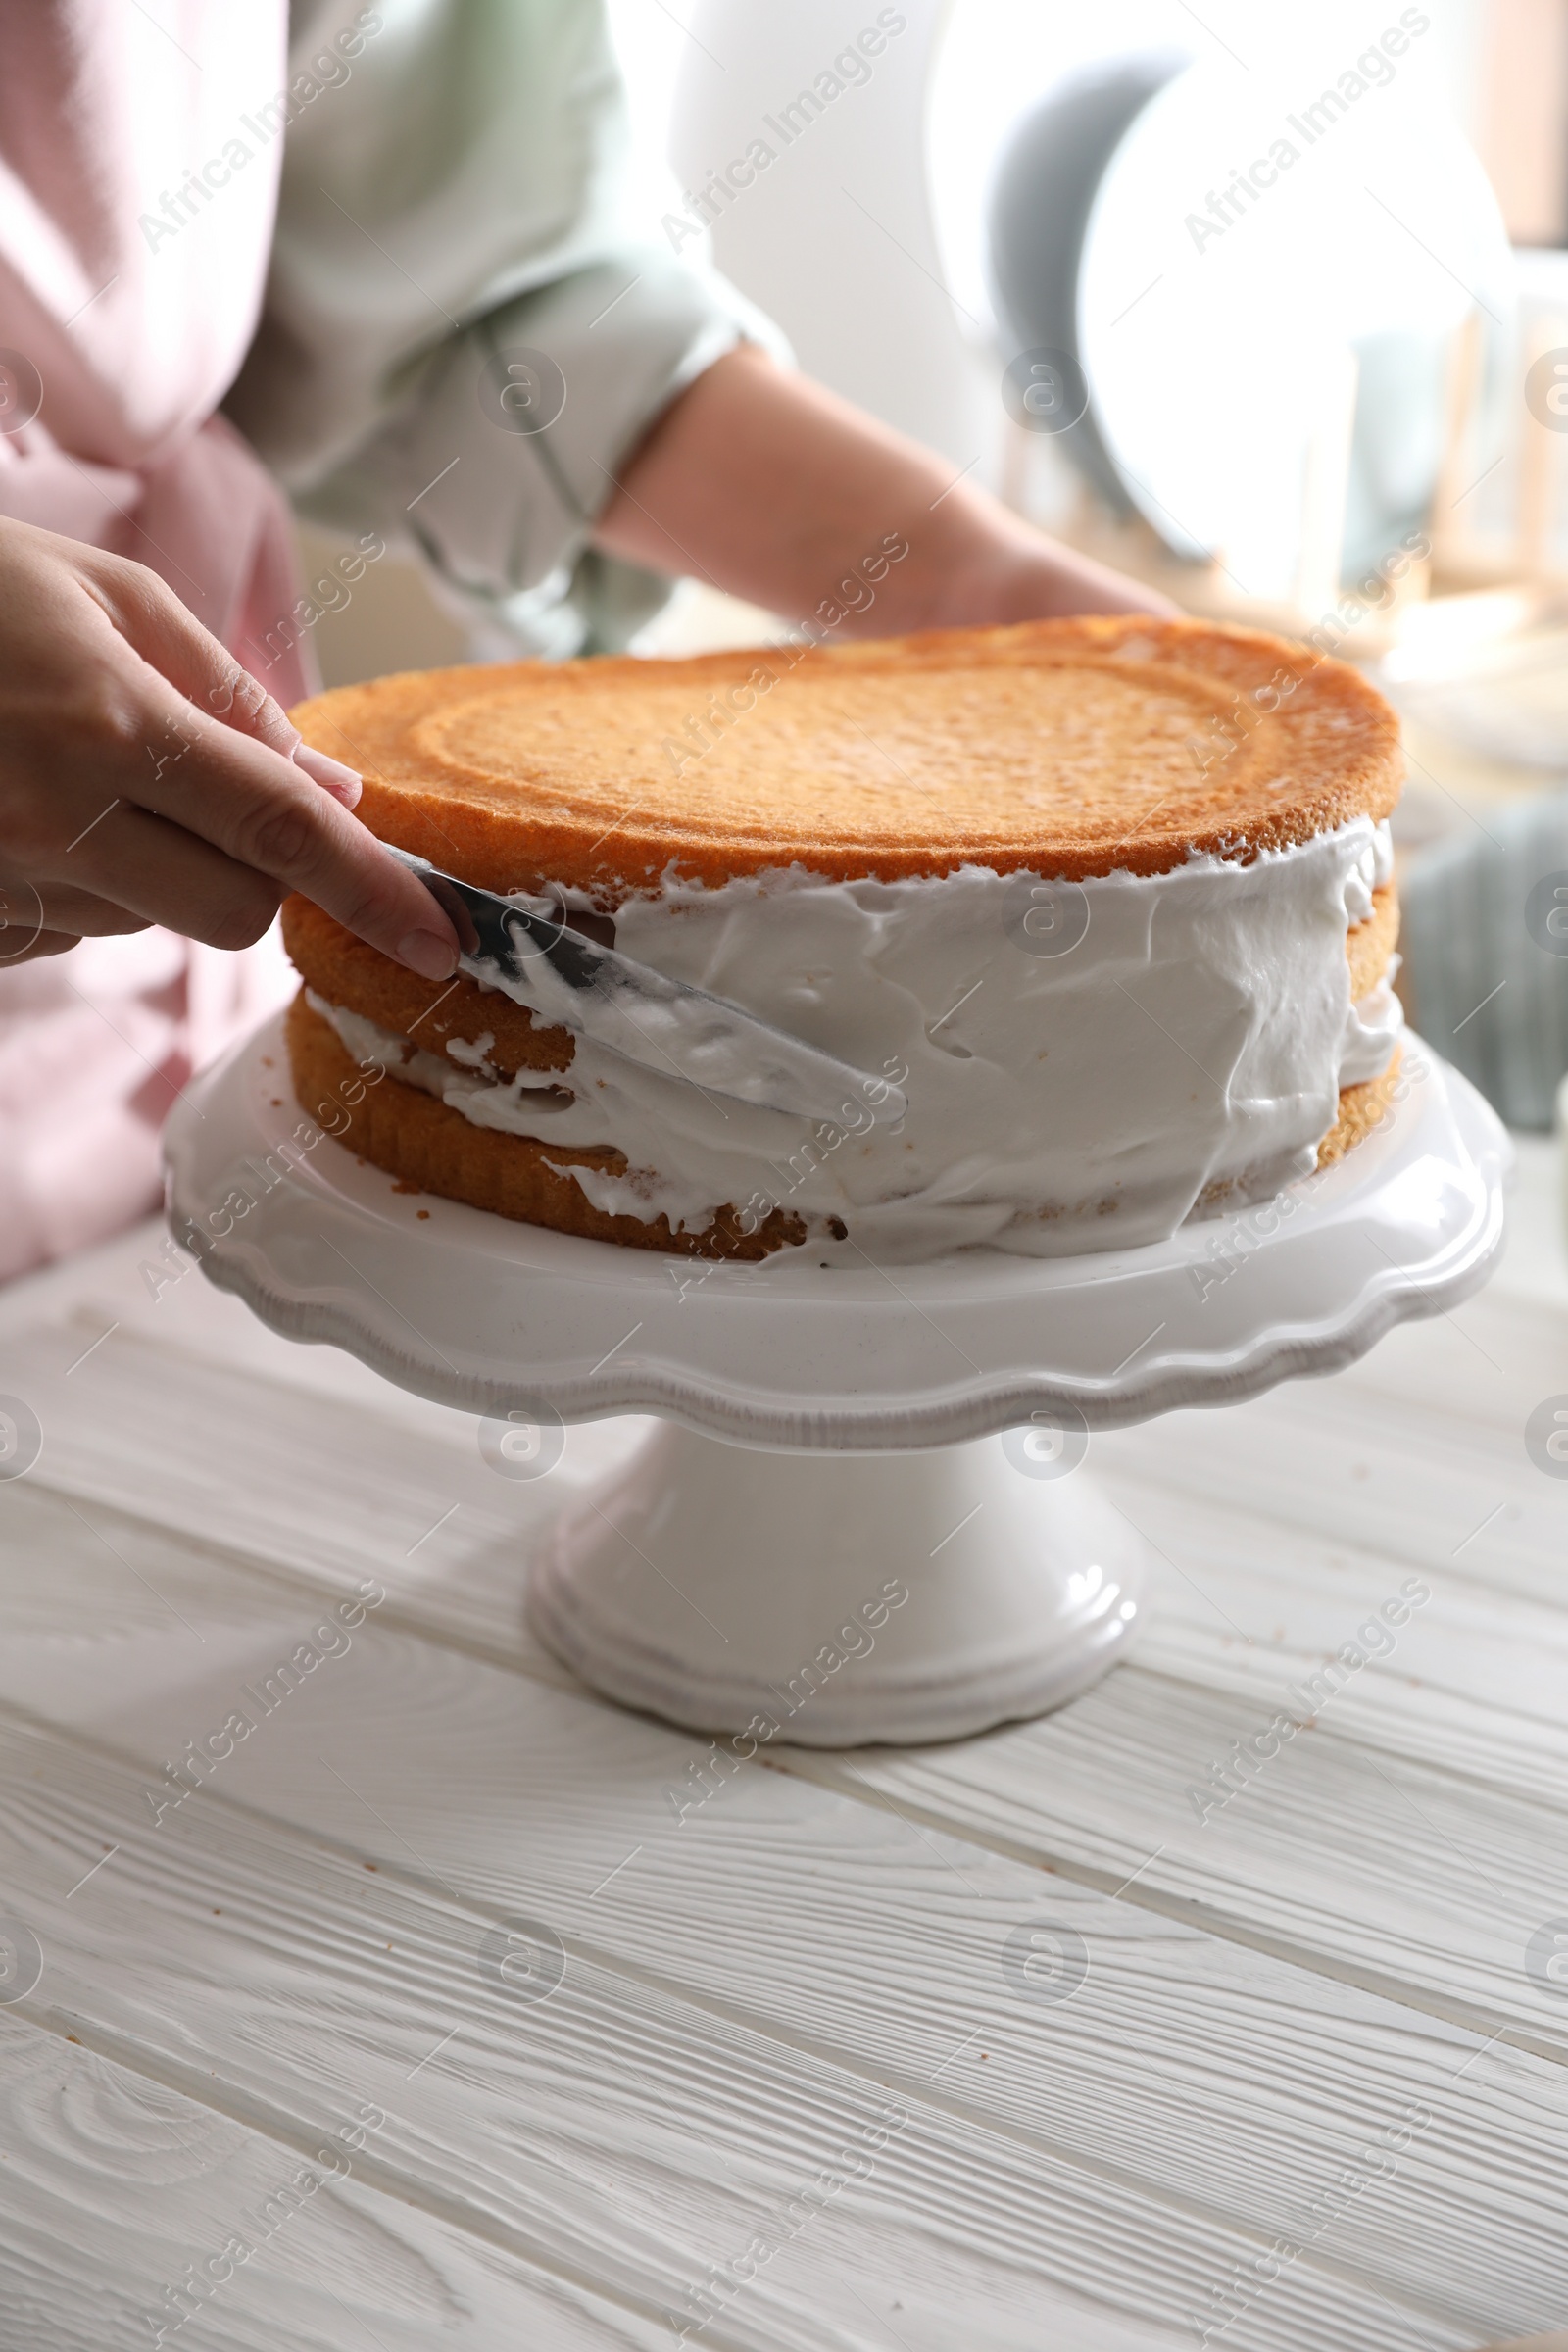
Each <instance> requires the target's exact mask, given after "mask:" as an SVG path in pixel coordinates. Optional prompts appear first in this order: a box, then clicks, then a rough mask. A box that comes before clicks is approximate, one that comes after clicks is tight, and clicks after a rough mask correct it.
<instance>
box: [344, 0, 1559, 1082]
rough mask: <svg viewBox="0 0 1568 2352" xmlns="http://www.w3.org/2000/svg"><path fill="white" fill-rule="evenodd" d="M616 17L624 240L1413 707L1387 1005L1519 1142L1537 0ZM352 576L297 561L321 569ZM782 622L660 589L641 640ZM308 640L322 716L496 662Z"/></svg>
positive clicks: (1532, 957) (1550, 866)
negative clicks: (1405, 1003)
mask: <svg viewBox="0 0 1568 2352" xmlns="http://www.w3.org/2000/svg"><path fill="white" fill-rule="evenodd" d="M610 8H611V14H612V17H613V25H614V32H615V37H616V40H617V43H618V45H619V48H620V52H621V56H622V60H623V63H624V68H625V73H626V77H627V81H628V84H629V88H630V92H631V101H632V134H631V135H632V154H631V158H630V163H631V169H632V171H633V172H634V173H635V176H636V180H637V184H638V187H639V189H640V191H641V195H642V200H643V203H644V205H645V207H646V210H647V214H648V218H649V222H650V231H651V233H653V234H656V235H662V236H664V237H665V238H667V239H668V241H669V242H670V243H671V244H672V245H673V246H675V247H676V249H677V250H679V251H681V252H683V253H685V254H687V255H688V256H690V257H692V258H694V259H699V260H700V259H703V258H705V257H707V258H710V259H711V261H712V262H713V263H714V264H715V265H716V266H717V267H718V268H719V269H720V270H723V271H724V272H725V273H726V274H727V275H728V276H729V277H731V278H732V279H733V280H734V281H735V282H736V283H737V284H738V285H739V286H740V287H741V288H742V289H743V290H744V291H745V292H746V293H747V294H749V295H750V296H752V297H753V298H754V299H755V300H756V301H757V302H758V303H760V305H761V306H762V308H763V309H764V310H766V311H767V312H768V313H770V315H771V316H772V317H773V318H774V319H776V320H777V321H778V323H779V324H780V326H781V327H782V328H783V329H784V331H785V333H786V334H787V335H788V336H789V338H790V340H791V342H792V343H793V345H794V348H795V351H796V354H797V356H798V358H799V360H800V363H801V365H802V366H803V367H804V368H808V369H809V371H810V372H811V373H812V374H814V375H816V376H817V377H819V378H820V379H821V380H823V381H824V382H826V383H828V384H830V385H832V386H834V387H835V388H836V389H838V390H840V391H842V392H843V393H845V394H846V395H847V396H849V397H850V398H852V399H854V400H856V401H858V402H859V403H861V404H862V405H863V406H865V407H866V408H868V409H871V410H872V411H874V412H875V413H876V414H877V415H879V416H881V417H884V418H886V419H887V420H888V421H889V422H890V423H892V424H894V425H896V426H899V427H901V428H902V429H904V430H906V431H907V432H909V433H912V434H914V435H917V436H918V437H919V438H920V439H922V440H924V441H926V442H928V443H930V444H931V445H932V446H934V447H935V448H937V449H938V450H940V451H942V452H943V453H944V454H945V455H946V456H947V457H948V458H949V459H951V461H952V463H953V467H954V472H955V474H956V475H957V474H959V473H965V474H970V475H972V476H973V478H975V479H977V480H980V481H983V482H985V483H986V484H987V485H988V486H989V487H990V488H991V489H993V490H994V491H995V492H997V493H998V495H1000V496H1001V497H1003V498H1005V500H1006V501H1007V502H1008V503H1009V504H1011V505H1012V506H1014V507H1015V508H1017V509H1018V510H1019V511H1020V512H1022V513H1024V514H1026V515H1030V516H1032V517H1033V518H1034V519H1036V520H1037V521H1039V522H1040V523H1041V524H1043V525H1044V526H1045V527H1046V528H1048V529H1049V530H1051V531H1053V532H1054V533H1056V534H1058V535H1059V536H1061V537H1063V538H1066V539H1068V540H1071V541H1072V542H1074V543H1075V544H1076V545H1078V546H1080V547H1083V548H1086V549H1089V550H1091V551H1092V552H1094V553H1096V554H1098V555H1100V556H1103V558H1104V559H1105V560H1107V561H1109V562H1111V563H1114V564H1118V565H1119V566H1121V567H1122V568H1124V569H1127V570H1130V571H1133V572H1136V573H1139V574H1141V575H1142V576H1144V577H1146V578H1148V579H1150V580H1152V581H1154V582H1157V584H1158V585H1159V586H1160V587H1161V588H1162V589H1163V590H1164V591H1165V592H1166V593H1167V594H1169V595H1171V596H1173V597H1174V598H1175V599H1176V600H1177V601H1178V602H1179V603H1180V604H1182V605H1183V606H1185V607H1186V608H1187V609H1189V610H1190V611H1193V612H1195V613H1207V614H1213V615H1216V616H1219V617H1223V618H1227V619H1233V620H1241V621H1248V622H1251V623H1254V624H1255V625H1259V626H1264V627H1269V628H1273V629H1277V630H1280V631H1281V632H1283V633H1286V634H1289V635H1292V636H1295V637H1299V638H1303V639H1305V640H1307V641H1308V642H1309V643H1311V644H1312V645H1314V646H1315V647H1316V648H1317V649H1318V650H1319V651H1321V652H1325V653H1328V652H1332V653H1335V654H1337V655H1339V656H1340V657H1341V658H1344V659H1347V660H1350V661H1354V662H1358V663H1361V664H1363V665H1364V666H1365V667H1366V668H1367V669H1368V671H1369V673H1370V674H1371V675H1372V676H1373V677H1374V678H1375V680H1376V681H1377V683H1378V684H1379V685H1380V686H1381V687H1382V688H1383V690H1384V691H1385V692H1386V693H1388V694H1389V695H1390V696H1391V698H1392V699H1393V700H1394V701H1395V702H1396V703H1397V705H1398V707H1399V709H1400V711H1401V712H1402V714H1403V716H1404V720H1405V725H1406V739H1407V744H1408V749H1409V759H1410V767H1409V780H1408V783H1407V787H1406V791H1405V796H1404V800H1403V803H1402V805H1401V809H1400V811H1399V815H1398V817H1397V826H1396V833H1397V845H1398V847H1399V850H1400V852H1401V859H1402V863H1403V868H1404V881H1405V895H1406V903H1407V919H1406V936H1405V940H1404V942H1403V946H1404V953H1405V959H1406V972H1405V981H1406V987H1407V991H1408V998H1409V1007H1410V1010H1411V1011H1412V1013H1413V1015H1414V1017H1415V1018H1416V1020H1417V1021H1418V1023H1419V1024H1420V1026H1421V1027H1422V1028H1423V1030H1424V1032H1425V1034H1426V1035H1427V1036H1428V1037H1429V1039H1430V1040H1431V1042H1432V1043H1434V1044H1435V1045H1438V1046H1439V1048H1440V1050H1442V1051H1443V1052H1445V1053H1446V1054H1447V1055H1448V1056H1449V1058H1451V1059H1454V1060H1457V1061H1458V1062H1459V1063H1460V1065H1461V1066H1462V1067H1464V1068H1466V1069H1467V1072H1468V1074H1470V1075H1471V1076H1473V1077H1475V1078H1476V1079H1477V1080H1478V1082H1479V1083H1481V1084H1482V1085H1483V1087H1484V1089H1485V1091H1486V1092H1488V1093H1489V1094H1490V1095H1491V1096H1492V1098H1493V1100H1494V1101H1495V1102H1496V1103H1498V1106H1499V1107H1500V1108H1502V1109H1503V1110H1504V1112H1505V1114H1506V1115H1508V1116H1509V1117H1511V1118H1512V1119H1513V1120H1514V1122H1515V1123H1516V1124H1522V1125H1526V1126H1536V1127H1542V1126H1545V1125H1549V1124H1550V1122H1551V1116H1552V1102H1553V1097H1554V1095H1555V1093H1556V1090H1557V1086H1558V1081H1559V1080H1560V1078H1561V1076H1562V1073H1563V1072H1564V1070H1568V800H1565V799H1564V797H1563V787H1564V785H1565V783H1568V661H1565V655H1568V0H1420V4H1419V5H1415V6H1402V5H1398V4H1397V0H1367V4H1362V0H1355V4H1353V5H1351V4H1348V0H1329V4H1328V5H1327V6H1323V5H1315V6H1314V7H1313V8H1312V9H1311V10H1310V11H1308V10H1306V9H1305V8H1297V9H1293V10H1289V11H1285V10H1281V11H1270V12H1267V13H1268V17H1269V20H1270V21H1269V22H1268V23H1266V24H1263V25H1260V24H1259V22H1258V19H1259V17H1260V15H1261V14H1262V13H1263V12H1260V11H1258V10H1257V9H1256V8H1255V6H1251V5H1248V6H1243V5H1241V4H1240V0H1203V5H1202V6H1201V9H1197V10H1195V9H1194V8H1193V7H1191V6H1189V5H1187V0H1118V5H1117V6H1116V7H1115V8H1114V9H1106V10H1103V11H1094V10H1085V9H1084V8H1082V6H1081V5H1078V4H1076V0H1074V5H1071V6H1069V5H1067V0H898V5H897V6H893V7H884V6H879V5H877V0H791V6H790V7H789V8H788V9H771V8H761V7H759V6H758V5H757V0H610ZM871 26H875V27H877V28H879V30H880V32H881V33H882V35H883V45H882V47H881V49H880V51H878V52H877V54H876V55H875V56H874V58H871V59H867V58H866V56H865V54H864V52H865V49H866V48H867V47H868V46H874V44H866V43H861V44H860V46H859V49H858V50H851V49H850V47H849V45H850V44H851V43H852V42H855V41H856V40H857V36H858V35H859V34H860V33H861V32H862V31H863V30H865V28H867V27H871ZM757 142H761V144H762V145H763V146H764V147H765V148H766V149H767V150H768V151H769V160H768V161H767V163H766V165H765V168H762V169H758V168H757V165H758V160H759V159H758V158H757V156H756V155H755V153H753V154H752V155H751V161H750V163H748V161H747V159H748V155H749V152H750V151H752V150H753V149H754V147H755V145H756V143H757ZM338 552H339V551H338V550H337V549H336V547H335V546H334V545H333V543H332V542H331V541H330V540H329V539H327V538H323V537H319V536H318V535H316V534H311V533H307V534H306V539H305V554H306V562H307V565H308V567H310V568H311V569H312V571H313V572H314V570H315V569H317V568H324V567H325V565H326V564H328V563H330V561H331V560H332V558H333V557H334V556H335V555H336V554H337V553H338ZM782 625H783V624H781V623H780V622H779V621H778V620H777V619H776V618H775V617H774V616H771V615H768V614H765V613H759V612H757V611H756V610H754V609H752V608H748V607H743V606H739V605H736V604H735V603H734V602H733V601H732V600H729V599H726V598H722V597H720V596H718V595H716V594H715V593H713V592H711V591H709V590H705V589H703V588H701V587H699V586H696V585H688V586H687V587H686V588H685V589H683V590H682V592H681V593H680V595H679V596H678V597H677V598H676V599H675V601H674V602H673V604H672V605H671V606H670V607H669V608H668V609H667V610H666V612H665V613H663V614H662V615H661V617H660V619H659V620H658V621H657V622H656V623H654V624H653V626H652V628H651V629H650V630H649V631H648V632H646V633H645V637H644V639H643V640H641V641H640V643H639V649H638V650H640V651H647V652H659V653H671V652H686V651H697V650H701V649H703V648H706V647H710V646H713V645H718V644H730V643H744V642H754V641H757V640H758V639H760V638H764V637H767V636H770V635H778V634H781V633H782ZM318 634H319V646H320V653H321V660H322V665H323V668H324V671H325V674H326V677H327V681H328V683H333V684H335V683H340V682H347V681H349V680H352V679H354V678H357V677H363V676H369V675H374V674H377V673H379V672H382V671H385V670H388V669H397V668H405V667H419V666H426V665H429V664H432V663H437V662H454V661H461V660H465V659H468V658H471V656H472V655H473V654H474V652H475V651H477V650H483V651H484V652H485V653H487V654H490V655H492V656H493V654H494V653H495V651H496V650H497V649H496V648H495V647H494V646H493V645H487V646H486V647H485V648H483V649H475V648H473V647H470V646H469V645H467V644H466V642H465V640H464V637H463V635H462V633H461V629H460V627H459V626H458V624H457V623H455V622H454V621H453V620H452V619H451V618H450V617H449V616H448V615H447V614H446V613H444V612H442V611H441V610H440V609H439V608H438V607H437V605H436V604H435V603H434V602H433V601H432V600H431V598H430V596H429V594H428V592H427V591H426V590H425V588H424V586H423V584H422V582H421V580H420V578H419V576H418V575H417V573H416V572H415V571H413V570H412V569H411V568H409V567H407V566H405V565H402V564H397V563H396V562H395V561H393V560H392V559H390V558H389V559H388V560H387V561H385V562H384V563H382V564H378V565H377V566H375V567H374V569H373V570H371V571H369V572H368V573H367V575H366V577H365V579H364V581H363V582H362V583H361V586H360V588H359V589H358V590H357V591H356V593H355V596H354V598H353V600H352V601H351V602H350V603H349V604H348V605H347V606H346V607H345V608H343V609H342V610H341V611H339V612H337V613H329V614H328V615H327V617H326V618H325V619H324V620H323V621H322V623H321V626H320V628H319V633H318ZM1557 882H1560V883H1561V885H1562V886H1563V887H1562V889H1561V890H1560V892H1559V894H1558V896H1557V897H1553V895H1552V889H1551V887H1550V886H1551V885H1553V884H1555V883H1557ZM1542 884H1545V885H1546V886H1547V887H1546V889H1545V895H1544V899H1543V898H1542V897H1541V891H1540V888H1539V886H1541V885H1542ZM1532 892H1535V893H1536V900H1535V901H1531V896H1530V894H1531V893H1532ZM1527 902H1530V904H1532V905H1534V906H1535V913H1534V915H1533V916H1532V915H1526V916H1523V917H1522V913H1521V909H1522V908H1523V907H1525V905H1526V903H1527ZM1489 991H1490V994H1489V993H1488V992H1489ZM1510 991H1511V992H1512V993H1511V995H1510V994H1509V992H1510ZM1472 994H1473V996H1474V1000H1475V1001H1474V1003H1473V1004H1472V1003H1471V996H1472ZM1483 997H1485V998H1486V1002H1485V1003H1484V1004H1483V1002H1482V999H1483Z"/></svg>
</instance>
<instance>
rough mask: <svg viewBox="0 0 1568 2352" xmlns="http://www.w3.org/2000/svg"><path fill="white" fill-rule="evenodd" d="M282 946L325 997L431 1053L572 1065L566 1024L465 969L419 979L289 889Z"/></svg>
mask: <svg viewBox="0 0 1568 2352" xmlns="http://www.w3.org/2000/svg"><path fill="white" fill-rule="evenodd" d="M283 945H284V947H285V948H286V949H287V950H288V953H289V956H290V958H291V960H292V962H293V964H294V968H295V969H296V971H298V972H299V974H300V975H301V977H302V978H303V979H304V980H306V981H307V982H308V983H309V984H310V986H311V987H312V988H313V989H315V991H316V992H317V994H318V995H319V996H321V997H324V998H325V999H326V1001H327V1002H328V1004H331V1005H343V1006H345V1007H346V1008H347V1010H349V1011H350V1012H358V1013H363V1014H364V1015H365V1017H366V1019H367V1020H370V1021H374V1022H375V1023H376V1025H377V1026H378V1027H379V1028H382V1029H389V1030H391V1031H393V1032H394V1033H395V1034H396V1035H397V1036H399V1037H406V1038H408V1039H410V1040H411V1041H412V1043H413V1044H415V1045H417V1046H423V1047H427V1048H428V1049H429V1051H430V1052H431V1053H435V1054H440V1053H449V1054H452V1058H453V1060H454V1061H457V1062H460V1063H464V1064H466V1066H467V1067H469V1068H471V1067H472V1066H473V1063H474V1059H475V1056H476V1054H483V1056H484V1058H485V1059H486V1060H487V1061H488V1062H489V1065H490V1067H491V1068H492V1069H494V1070H497V1071H499V1072H500V1073H501V1074H502V1076H504V1077H507V1078H511V1077H513V1076H515V1073H516V1072H517V1071H518V1070H565V1069H569V1068H570V1066H571V1059H572V1055H573V1054H574V1053H575V1051H576V1042H575V1040H574V1039H573V1037H572V1035H571V1032H570V1030H569V1029H547V1028H544V1027H543V1026H538V1027H536V1026H535V1023H534V1016H533V1014H532V1013H531V1012H530V1011H529V1010H528V1008H527V1006H526V1005H518V1004H515V1002H514V1001H513V999H512V998H511V997H507V996H503V995H502V993H501V991H500V990H499V989H494V988H480V987H479V986H478V985H477V984H476V983H475V982H474V981H472V980H468V979H466V978H465V977H464V976H463V974H462V973H459V974H457V975H456V976H455V977H454V978H453V979H451V980H445V981H439V980H438V981H431V980H421V979H420V978H419V975H418V973H417V972H411V971H408V970H406V969H405V967H404V966H403V965H402V964H401V963H394V962H393V961H392V959H391V957H390V956H383V955H381V954H380V953H379V951H378V950H377V949H375V948H371V947H368V946H367V945H366V943H365V941H364V940H363V939H358V938H356V936H355V934H354V933H353V932H352V931H349V930H346V929H345V928H344V926H343V924H341V923H339V922H335V921H334V920H333V918H332V917H331V915H329V914H325V913H323V912H322V910H321V908H320V907H317V906H315V905H313V903H312V902H311V900H309V899H302V898H300V897H299V896H298V895H294V896H291V897H289V898H286V899H285V900H284V901H283ZM454 1046H456V1047H457V1048H458V1051H457V1052H456V1053H452V1049H453V1047H454ZM465 1046H466V1047H467V1048H468V1049H469V1051H468V1052H467V1053H466V1054H465V1053H464V1052H463V1050H462V1049H463V1048H464V1047H465Z"/></svg>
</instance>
